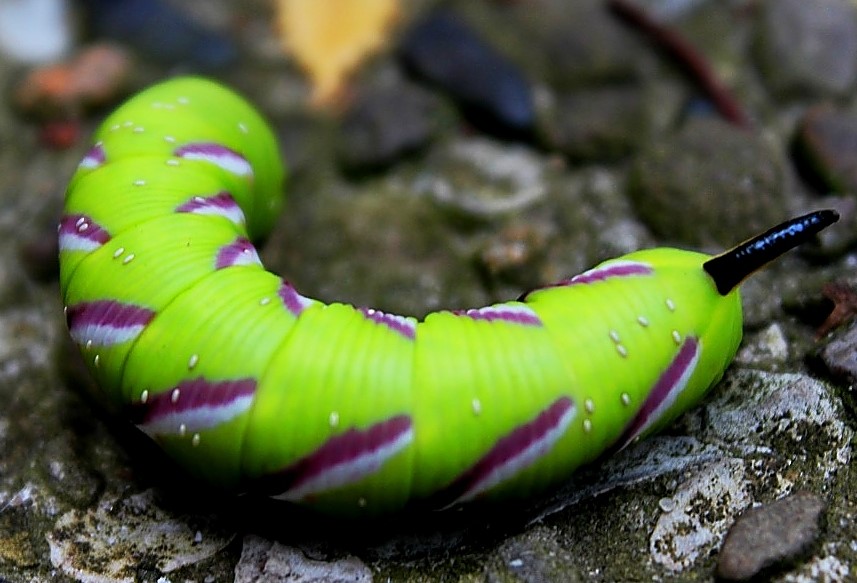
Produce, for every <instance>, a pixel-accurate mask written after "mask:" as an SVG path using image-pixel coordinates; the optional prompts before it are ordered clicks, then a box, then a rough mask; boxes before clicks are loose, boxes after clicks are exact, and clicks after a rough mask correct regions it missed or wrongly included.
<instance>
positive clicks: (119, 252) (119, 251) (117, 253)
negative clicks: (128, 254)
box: [113, 247, 125, 259]
mask: <svg viewBox="0 0 857 583" xmlns="http://www.w3.org/2000/svg"><path fill="white" fill-rule="evenodd" d="M123 253H125V247H119V248H117V249H116V251H114V252H113V259H119V258H120V257H121V256H122V254H123Z"/></svg>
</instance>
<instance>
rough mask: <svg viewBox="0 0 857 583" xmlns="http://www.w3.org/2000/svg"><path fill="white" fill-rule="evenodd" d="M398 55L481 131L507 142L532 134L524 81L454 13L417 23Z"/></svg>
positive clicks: (530, 104) (531, 110) (532, 118)
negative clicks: (450, 99)
mask: <svg viewBox="0 0 857 583" xmlns="http://www.w3.org/2000/svg"><path fill="white" fill-rule="evenodd" d="M399 53H400V56H401V59H402V61H403V63H404V64H405V66H406V68H408V69H409V70H410V71H411V72H412V73H413V74H414V75H415V76H417V77H419V78H422V79H425V80H426V81H428V82H430V83H432V84H434V85H436V86H437V87H438V88H440V89H441V90H442V91H444V92H445V93H447V94H448V95H449V96H450V97H452V99H453V100H455V101H456V102H457V103H458V104H459V106H460V107H461V109H462V111H463V112H464V114H465V115H466V116H467V118H468V119H469V120H470V121H471V123H473V124H474V125H476V126H478V127H480V128H482V129H483V130H484V131H486V132H489V133H492V134H496V135H501V136H504V137H510V138H523V137H527V136H528V135H529V134H530V133H531V132H532V130H533V126H534V124H535V106H534V103H533V94H532V90H531V88H530V84H529V82H528V81H527V80H526V79H525V78H524V76H523V75H522V74H521V73H520V72H519V71H518V69H517V68H516V67H515V66H514V65H513V64H512V63H511V62H510V61H509V60H508V59H506V57H504V56H503V55H502V54H500V53H499V52H498V51H497V50H496V49H495V48H494V47H492V46H490V45H488V44H487V43H486V42H485V41H483V40H482V39H481V38H480V37H479V36H478V35H477V34H476V32H474V31H473V30H472V29H471V28H470V26H468V25H467V24H466V23H465V22H463V21H462V20H461V19H460V18H459V17H458V16H457V15H456V14H454V13H453V12H450V11H447V10H436V11H434V12H432V13H431V14H429V15H428V17H426V18H425V19H423V20H420V21H418V22H417V23H416V24H415V25H414V26H413V27H412V28H411V29H410V30H409V31H408V32H407V33H406V34H405V37H404V39H403V41H402V43H401V46H400V51H399Z"/></svg>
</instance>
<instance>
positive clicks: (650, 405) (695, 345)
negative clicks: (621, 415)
mask: <svg viewBox="0 0 857 583" xmlns="http://www.w3.org/2000/svg"><path fill="white" fill-rule="evenodd" d="M698 360H699V341H698V340H697V339H696V338H694V337H692V336H688V337H687V338H685V341H684V342H683V343H682V345H681V347H680V348H679V351H678V354H676V355H675V358H673V360H672V362H670V364H669V366H667V368H666V370H665V371H664V372H663V373H661V376H660V377H659V378H658V380H657V382H655V384H654V386H653V387H652V389H651V390H650V391H649V394H648V396H647V397H646V400H645V401H644V402H643V406H642V407H640V410H639V411H638V412H637V414H636V415H635V416H634V418H633V419H631V422H630V423H629V424H628V426H627V427H626V428H625V430H624V431H623V432H622V436H621V437H620V438H619V439H618V441H617V444H616V445H615V446H614V448H615V450H616V451H618V450H621V449H623V448H624V447H625V446H627V445H628V444H629V443H631V442H632V441H633V440H634V439H635V438H636V437H637V436H639V435H640V434H642V433H643V432H644V431H646V430H647V429H648V428H649V427H651V426H652V424H653V423H655V422H656V421H657V420H658V419H660V417H661V416H662V415H663V414H664V413H665V412H666V411H667V410H669V408H670V407H671V406H672V404H673V403H674V402H675V400H676V397H678V395H679V394H680V393H681V392H682V391H683V390H684V388H685V387H686V386H687V382H688V381H689V380H690V377H691V376H692V375H693V371H694V370H695V369H696V363H697V362H698Z"/></svg>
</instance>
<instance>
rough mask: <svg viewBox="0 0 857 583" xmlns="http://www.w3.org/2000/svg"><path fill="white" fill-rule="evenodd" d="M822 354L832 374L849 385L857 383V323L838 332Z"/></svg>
mask: <svg viewBox="0 0 857 583" xmlns="http://www.w3.org/2000/svg"><path fill="white" fill-rule="evenodd" d="M820 356H821V361H822V362H823V363H824V366H825V367H826V368H827V370H828V371H829V372H830V374H831V375H833V376H834V377H836V378H837V379H840V380H842V381H843V382H844V383H846V384H848V385H854V384H857V323H852V324H851V325H850V326H849V327H848V328H847V330H845V331H844V332H842V333H839V334H836V335H835V336H834V337H833V338H832V339H831V340H830V342H828V343H827V345H826V346H825V347H824V348H822V349H821V353H820Z"/></svg>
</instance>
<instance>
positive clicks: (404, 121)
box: [339, 84, 440, 170]
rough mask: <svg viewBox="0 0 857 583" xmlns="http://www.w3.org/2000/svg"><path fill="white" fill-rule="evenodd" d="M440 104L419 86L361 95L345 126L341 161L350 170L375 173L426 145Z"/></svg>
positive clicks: (347, 117)
mask: <svg viewBox="0 0 857 583" xmlns="http://www.w3.org/2000/svg"><path fill="white" fill-rule="evenodd" d="M439 114H440V104H439V101H438V99H437V98H435V97H434V96H433V95H431V94H430V93H428V92H426V91H425V90H423V89H420V88H419V87H416V86H413V85H410V84H404V85H396V86H394V87H388V88H383V89H377V90H370V91H368V92H366V93H365V94H363V95H361V96H360V98H359V99H358V101H357V103H356V104H355V105H354V107H353V108H352V109H351V111H349V112H348V114H347V115H346V117H345V119H344V120H343V123H342V132H341V136H342V140H341V142H340V147H339V152H340V155H339V157H340V160H341V161H342V163H343V164H344V165H345V166H346V167H347V168H348V169H350V170H375V169H380V168H383V167H386V166H389V165H390V164H392V163H393V162H395V161H396V160H398V159H399V158H401V157H402V156H404V155H407V154H410V153H413V152H415V151H417V150H419V149H421V148H422V147H423V146H425V145H426V144H427V143H428V142H429V140H430V139H431V137H432V134H433V132H434V129H435V126H436V121H437V118H438V116H439Z"/></svg>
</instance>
